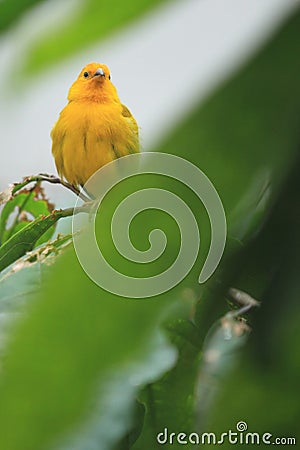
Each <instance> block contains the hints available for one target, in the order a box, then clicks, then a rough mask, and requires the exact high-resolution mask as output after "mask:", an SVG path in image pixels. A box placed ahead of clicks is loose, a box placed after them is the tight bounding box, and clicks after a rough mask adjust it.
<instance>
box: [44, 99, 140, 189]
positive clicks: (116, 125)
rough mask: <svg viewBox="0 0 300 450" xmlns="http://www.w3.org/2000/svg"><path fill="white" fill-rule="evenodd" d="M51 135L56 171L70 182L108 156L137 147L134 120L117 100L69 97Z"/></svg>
mask: <svg viewBox="0 0 300 450" xmlns="http://www.w3.org/2000/svg"><path fill="white" fill-rule="evenodd" d="M51 137H52V141H53V143H52V153H53V155H54V158H55V163H56V167H57V171H58V173H59V175H60V176H62V177H64V178H65V179H66V180H67V181H68V182H69V183H71V184H73V185H74V186H78V185H84V184H85V183H86V181H87V180H88V179H89V178H90V176H91V175H92V174H93V173H95V172H96V171H97V170H98V169H99V168H100V167H102V166H103V165H105V164H107V163H109V162H111V161H112V160H114V159H116V158H119V157H121V156H125V155H128V154H130V153H136V152H138V151H139V137H138V127H137V123H136V121H135V119H134V117H133V116H132V115H131V113H130V112H129V110H128V109H127V108H126V107H125V106H124V105H122V104H121V103H109V104H101V103H86V102H85V103H83V102H72V101H71V102H69V103H68V105H67V106H66V107H65V108H64V109H63V110H62V112H61V114H60V117H59V119H58V121H57V122H56V124H55V125H54V127H53V130H52V132H51Z"/></svg>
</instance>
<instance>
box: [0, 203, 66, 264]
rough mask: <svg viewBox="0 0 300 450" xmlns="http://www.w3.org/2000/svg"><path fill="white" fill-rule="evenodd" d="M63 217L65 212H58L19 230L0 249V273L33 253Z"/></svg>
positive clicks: (40, 218) (38, 219)
mask: <svg viewBox="0 0 300 450" xmlns="http://www.w3.org/2000/svg"><path fill="white" fill-rule="evenodd" d="M61 217H63V212H60V211H56V213H55V214H50V215H49V216H47V217H39V218H37V219H36V220H34V221H32V222H30V223H29V224H28V225H26V226H25V227H24V228H22V229H21V230H19V231H18V232H17V233H16V234H14V235H13V236H12V237H11V238H10V239H8V240H7V241H6V242H5V243H4V244H3V245H2V246H1V247H0V271H2V270H3V269H5V268H6V267H8V266H9V265H10V264H12V263H13V262H14V261H16V260H17V259H19V258H20V257H21V256H23V255H25V253H26V252H29V251H31V250H32V249H33V248H34V246H35V245H36V243H37V241H38V239H39V238H41V236H43V235H44V233H45V232H46V231H48V230H49V228H51V227H53V225H54V224H55V223H56V222H57V220H59V219H60V218H61Z"/></svg>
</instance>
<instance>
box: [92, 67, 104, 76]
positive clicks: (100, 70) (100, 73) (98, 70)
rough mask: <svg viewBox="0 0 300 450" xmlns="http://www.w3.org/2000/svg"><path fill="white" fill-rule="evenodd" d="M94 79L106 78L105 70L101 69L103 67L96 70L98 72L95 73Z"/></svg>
mask: <svg viewBox="0 0 300 450" xmlns="http://www.w3.org/2000/svg"><path fill="white" fill-rule="evenodd" d="M94 77H105V73H104V70H103V69H101V67H99V68H98V69H97V70H96V72H95V73H94V75H93V78H94Z"/></svg>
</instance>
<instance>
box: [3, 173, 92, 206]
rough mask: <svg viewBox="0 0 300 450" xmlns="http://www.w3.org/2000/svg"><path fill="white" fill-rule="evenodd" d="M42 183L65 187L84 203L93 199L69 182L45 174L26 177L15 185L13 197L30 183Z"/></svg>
mask: <svg viewBox="0 0 300 450" xmlns="http://www.w3.org/2000/svg"><path fill="white" fill-rule="evenodd" d="M41 181H47V183H52V184H60V185H62V186H64V187H65V188H67V189H69V191H71V192H73V194H76V195H77V196H78V197H80V198H81V200H83V201H84V202H89V201H90V200H91V199H90V198H89V197H87V196H86V195H85V194H84V193H83V192H81V191H79V189H77V188H76V187H75V186H73V185H72V184H70V183H68V182H67V181H64V180H62V179H61V178H59V177H56V176H55V175H48V174H45V173H40V174H38V175H32V176H29V177H25V178H24V179H23V181H22V182H21V183H17V184H15V185H14V188H13V190H12V195H14V194H15V193H16V192H18V191H19V190H20V189H22V188H23V187H25V186H27V184H29V183H33V182H36V183H38V182H41Z"/></svg>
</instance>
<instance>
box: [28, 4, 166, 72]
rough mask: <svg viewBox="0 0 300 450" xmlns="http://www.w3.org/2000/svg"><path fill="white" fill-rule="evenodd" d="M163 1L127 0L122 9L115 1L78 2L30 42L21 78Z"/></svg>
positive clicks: (82, 47) (103, 35)
mask: <svg viewBox="0 0 300 450" xmlns="http://www.w3.org/2000/svg"><path fill="white" fill-rule="evenodd" d="M164 1H167V0H131V1H130V2H128V3H127V4H126V6H125V5H124V2H123V1H122V0H115V1H114V3H113V5H112V3H111V2H110V1H109V0H102V1H101V2H99V1H97V0H87V1H85V2H84V3H83V2H82V3H81V4H80V7H79V8H77V9H76V10H75V11H74V12H73V14H69V16H68V17H66V19H65V21H64V23H63V25H59V26H56V27H55V28H52V29H51V31H48V32H47V33H45V34H44V36H40V38H39V40H38V41H35V42H34V43H33V45H32V48H31V49H30V51H29V52H28V53H27V55H26V59H25V67H24V68H23V71H22V72H23V75H24V72H27V73H29V74H31V75H36V73H37V71H39V70H41V69H43V68H44V67H47V66H49V64H53V63H54V62H57V61H58V60H60V59H62V58H65V57H66V56H67V55H70V54H73V53H77V52H78V51H81V50H83V49H84V48H85V47H87V46H88V45H89V44H91V43H93V42H99V41H100V40H103V39H105V38H106V37H107V36H108V35H109V34H110V33H112V32H114V31H116V30H118V29H120V27H122V26H125V25H127V24H128V23H130V22H131V21H133V20H135V19H137V18H138V17H140V16H141V15H143V14H145V13H146V12H148V11H149V10H151V9H152V8H153V7H155V6H156V5H160V4H162V2H164ZM87 30H95V32H87ZM96 30H97V31H96ZM58 40H59V45H57V41H58Z"/></svg>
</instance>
